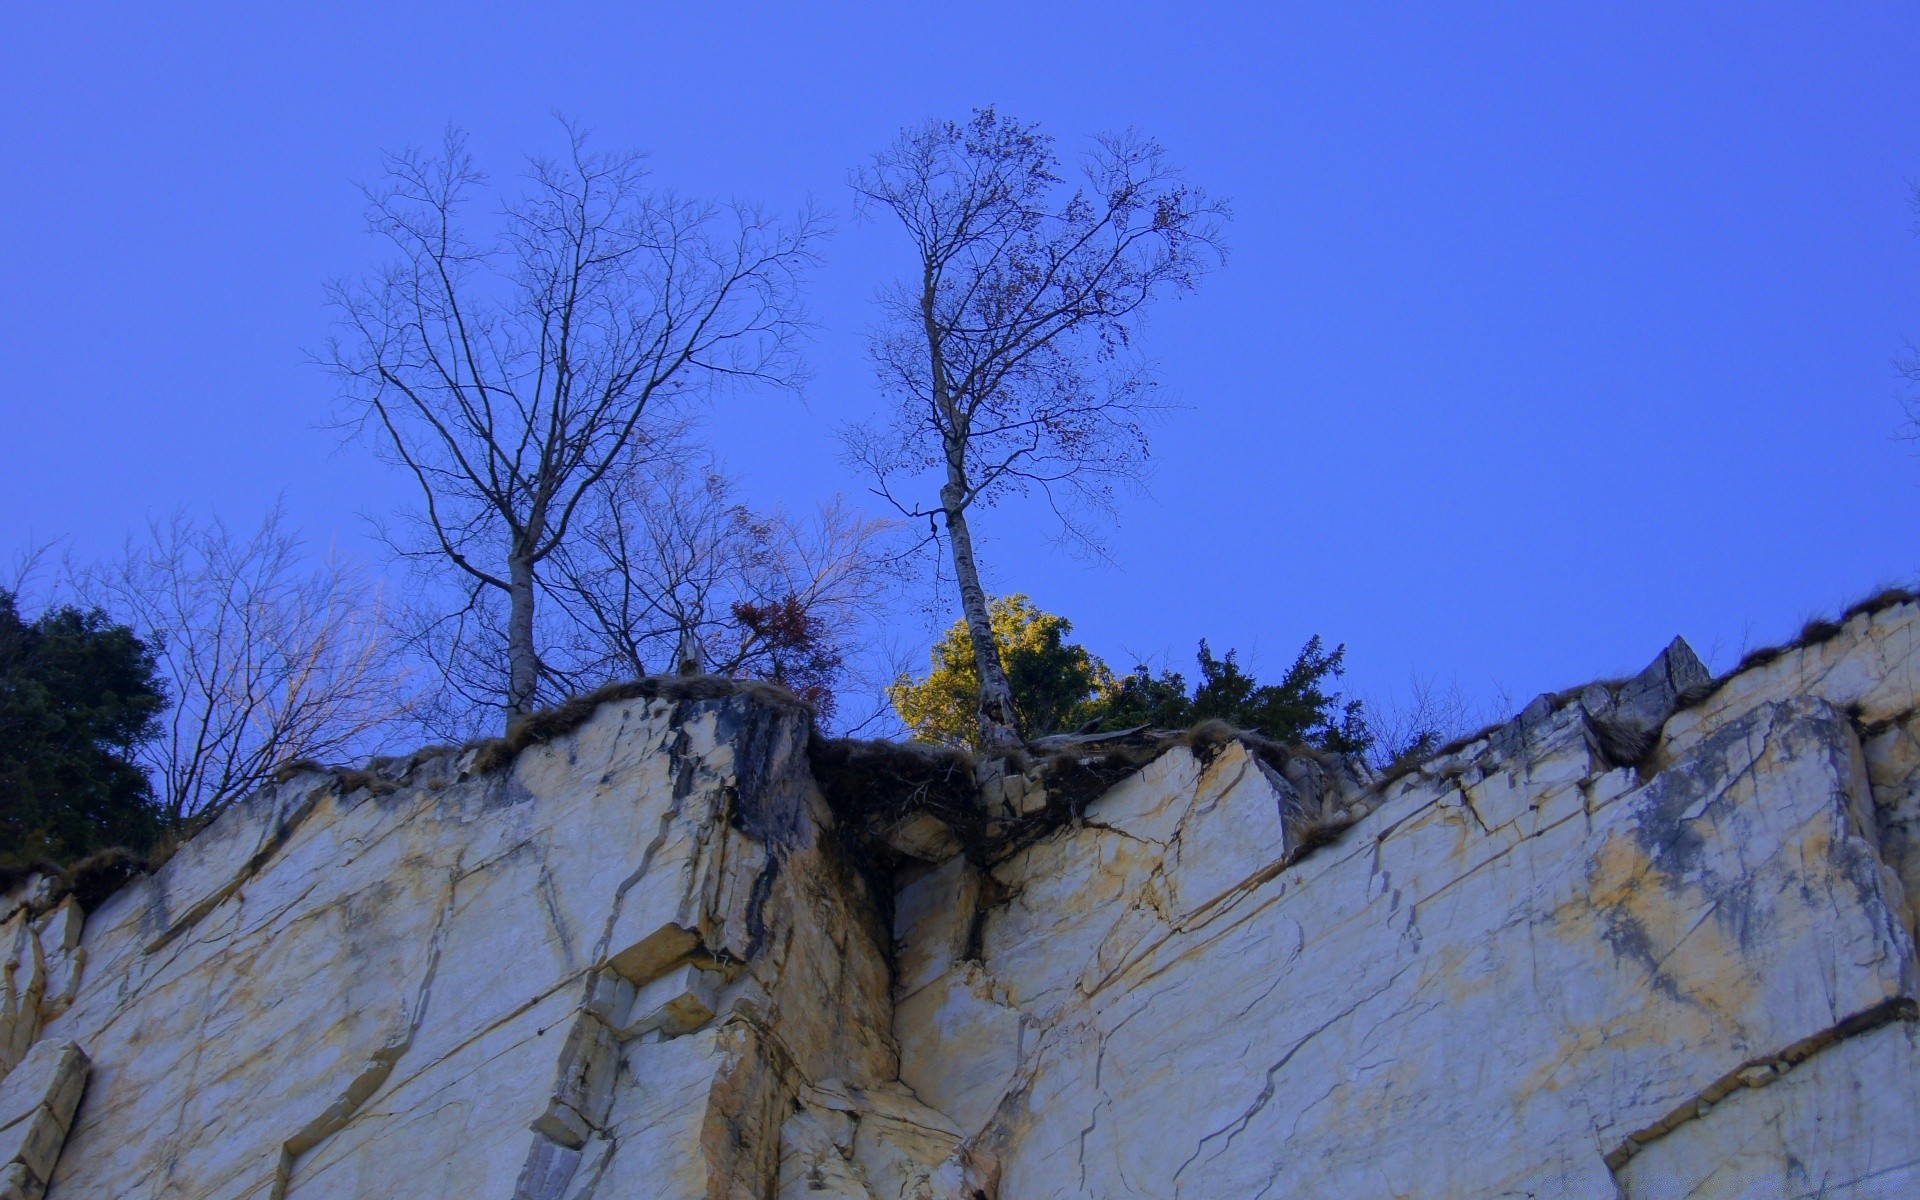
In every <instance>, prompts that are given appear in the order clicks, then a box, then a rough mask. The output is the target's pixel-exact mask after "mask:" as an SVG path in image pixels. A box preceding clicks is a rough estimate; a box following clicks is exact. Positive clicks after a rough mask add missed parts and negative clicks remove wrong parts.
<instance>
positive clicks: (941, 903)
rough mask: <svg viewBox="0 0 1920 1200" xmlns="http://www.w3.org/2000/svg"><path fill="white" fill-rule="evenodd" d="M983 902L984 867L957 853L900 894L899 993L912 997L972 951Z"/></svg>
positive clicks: (896, 910) (896, 929)
mask: <svg viewBox="0 0 1920 1200" xmlns="http://www.w3.org/2000/svg"><path fill="white" fill-rule="evenodd" d="M979 905H980V872H979V871H978V870H977V869H975V867H974V866H973V864H972V863H970V862H968V861H967V859H966V856H965V855H960V854H956V855H954V856H953V857H952V858H949V859H948V860H947V861H946V862H943V863H941V864H940V865H939V866H937V867H934V868H933V869H931V870H927V871H924V872H922V873H920V874H918V875H916V876H915V877H914V878H913V879H912V881H911V882H909V883H907V884H906V885H905V886H903V887H901V888H900V890H899V891H898V892H896V893H894V898H893V941H894V963H895V966H894V994H895V996H896V997H902V998H904V997H906V996H910V995H912V994H913V993H914V992H916V991H919V990H920V989H921V988H922V987H924V986H926V985H927V984H928V983H931V982H932V981H933V980H935V979H937V978H939V977H940V976H941V975H943V974H945V973H946V972H947V970H948V969H949V968H951V967H952V966H953V964H954V963H956V962H958V961H959V960H960V959H961V958H962V957H963V956H964V955H965V954H966V953H967V944H968V942H969V941H970V940H971V938H972V936H973V928H974V923H975V919H976V917H977V916H978V915H979Z"/></svg>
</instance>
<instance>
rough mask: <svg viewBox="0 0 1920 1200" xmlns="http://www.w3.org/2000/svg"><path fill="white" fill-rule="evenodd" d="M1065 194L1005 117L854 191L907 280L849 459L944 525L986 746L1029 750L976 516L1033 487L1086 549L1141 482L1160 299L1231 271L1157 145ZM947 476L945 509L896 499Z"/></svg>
mask: <svg viewBox="0 0 1920 1200" xmlns="http://www.w3.org/2000/svg"><path fill="white" fill-rule="evenodd" d="M1082 168H1083V172H1082V173H1083V179H1082V181H1081V182H1080V183H1079V184H1078V186H1074V187H1069V186H1068V185H1067V183H1066V181H1065V179H1064V178H1063V177H1062V175H1061V174H1060V171H1061V166H1060V162H1059V158H1058V156H1057V155H1056V153H1055V151H1054V147H1053V141H1052V139H1051V138H1050V137H1048V136H1046V135H1044V134H1042V133H1040V132H1039V130H1038V128H1037V127H1036V126H1034V125H1028V124H1022V123H1020V122H1018V121H1014V120H1011V119H1008V118H1003V117H1001V116H1000V115H999V114H998V113H996V112H995V111H994V110H993V109H992V108H986V109H981V110H979V111H977V112H975V114H974V116H973V118H972V120H970V121H968V122H967V123H966V124H964V125H961V124H957V123H954V122H950V121H931V122H928V123H926V124H924V125H920V126H917V127H914V128H910V129H907V130H906V131H904V132H903V133H902V134H901V135H900V137H899V138H898V139H897V140H896V141H895V142H894V143H893V144H892V145H891V146H889V147H888V148H887V149H886V150H884V151H882V152H881V153H880V154H878V155H876V156H875V158H874V160H873V162H872V163H871V164H870V165H869V166H867V167H865V168H864V169H862V170H860V171H857V172H856V173H855V174H854V177H853V186H854V189H855V191H857V192H858V193H859V194H860V196H861V197H863V199H864V200H865V201H866V202H867V204H868V205H870V206H878V207H879V208H882V209H884V210H886V211H888V212H891V213H892V214H893V215H894V216H896V217H898V218H899V220H900V222H901V223H902V224H903V225H904V226H905V227H906V230H907V233H908V234H909V236H910V237H911V239H912V242H913V247H914V251H915V254H916V258H917V261H916V262H915V264H914V265H915V272H914V275H913V276H912V277H911V278H910V279H909V280H907V281H905V282H903V283H901V284H900V285H898V286H896V287H894V288H893V289H891V290H889V291H888V292H886V293H885V294H884V295H883V297H882V305H883V308H884V310H885V313H886V317H887V324H886V325H885V327H884V328H883V331H882V332H881V333H880V334H879V335H878V336H876V338H875V340H874V356H875V360H876V362H877V364H878V367H879V372H880V377H881V382H882V385H883V387H884V388H885V389H886V390H887V391H888V392H889V393H890V394H891V395H892V396H893V397H894V399H896V400H897V401H898V409H897V411H896V413H895V416H894V419H893V421H892V423H891V425H890V426H888V427H885V428H857V429H854V430H852V431H850V434H849V451H850V453H851V456H852V457H853V459H854V460H855V461H856V462H858V463H860V464H862V465H864V466H865V467H867V468H868V469H869V470H871V471H872V472H873V474H874V475H875V476H876V477H877V478H878V480H879V491H880V492H881V494H882V495H884V496H885V497H886V498H887V499H888V500H889V501H891V502H892V503H894V504H895V505H896V507H898V508H899V510H900V511H901V512H902V513H904V514H907V515H908V516H911V517H927V518H929V520H930V521H931V520H932V518H934V517H935V516H936V515H937V516H938V518H939V519H940V520H941V521H943V522H944V524H945V526H946V534H947V541H948V546H949V550H950V553H951V556H952V560H953V569H954V575H955V579H956V582H957V583H958V585H959V592H960V603H961V608H962V610H963V611H964V613H965V615H966V621H967V629H968V634H969V638H970V640H971V641H972V644H973V652H974V657H975V659H976V665H977V667H978V670H979V676H980V681H981V687H980V726H981V732H982V744H983V745H985V746H987V747H989V748H990V749H1004V748H1007V747H1009V746H1012V745H1015V744H1017V743H1018V742H1019V741H1020V730H1019V722H1018V718H1017V717H1016V715H1015V711H1014V705H1013V692H1012V689H1011V688H1010V687H1009V685H1008V682H1007V676H1006V671H1005V668H1004V666H1003V665H1002V663H1001V662H1000V656H999V652H998V650H997V649H996V648H995V646H994V643H993V635H992V631H991V627H990V625H989V623H988V618H987V597H986V593H985V591H984V590H983V588H982V587H981V583H980V571H979V567H978V565H977V562H976V558H975V552H974V543H973V533H972V530H971V527H970V526H969V523H968V514H969V512H970V511H971V510H972V509H973V507H974V506H975V505H976V504H991V503H993V502H994V501H995V500H997V499H999V498H1001V497H1003V496H1006V495H1009V494H1014V493H1019V492H1023V491H1026V490H1029V489H1036V488H1037V489H1038V490H1040V491H1041V492H1042V493H1044V495H1045V496H1046V498H1047V500H1048V501H1049V503H1050V504H1051V505H1052V508H1053V511H1054V513H1055V514H1056V516H1058V517H1059V518H1060V520H1061V523H1062V524H1061V528H1062V530H1063V532H1064V533H1065V534H1066V535H1067V536H1068V537H1069V538H1072V539H1076V540H1079V541H1081V542H1082V543H1083V544H1085V543H1089V542H1090V541H1091V531H1090V529H1089V527H1088V526H1087V525H1086V524H1085V523H1084V521H1083V517H1084V516H1085V515H1086V514H1088V513H1089V512H1091V513H1093V514H1096V515H1097V514H1099V513H1102V512H1106V511H1110V509H1111V505H1112V499H1113V493H1114V489H1115V487H1116V486H1117V485H1119V484H1121V483H1125V482H1129V481H1132V480H1135V479H1137V478H1138V477H1139V475H1140V473H1141V471H1142V469H1143V467H1144V462H1145V458H1146V454H1147V437H1146V430H1145V428H1144V425H1143V418H1144V417H1145V416H1146V415H1147V414H1148V412H1149V411H1150V410H1151V408H1152V407H1153V404H1152V397H1153V379H1152V376H1151V373H1150V372H1149V371H1148V370H1147V369H1146V367H1145V365H1144V364H1143V363H1141V362H1140V361H1139V360H1138V359H1137V358H1136V357H1135V356H1133V355H1132V354H1131V353H1130V351H1131V347H1132V344H1133V340H1134V335H1135V332H1136V330H1137V327H1138V320H1139V317H1140V315H1141V313H1142V310H1143V309H1144V307H1145V306H1146V304H1147V303H1148V301H1149V300H1151V299H1152V298H1153V297H1155V296H1157V295H1160V294H1163V293H1165V292H1169V291H1173V292H1178V291H1184V290H1188V289H1191V288H1192V287H1193V286H1194V285H1195V283H1196V282H1197V280H1198V279H1199V277H1200V276H1201V275H1202V274H1203V273H1204V271H1205V270H1206V269H1207V268H1208V267H1209V266H1210V265H1212V264H1213V263H1214V262H1216V261H1218V259H1219V256H1220V252H1221V246H1220V240H1219V228H1220V223H1221V220H1222V219H1223V217H1224V216H1225V212H1226V209H1225V206H1224V205H1223V204H1221V203H1220V202H1218V201H1215V200H1213V199H1210V198H1209V197H1208V196H1207V195H1206V194H1205V193H1204V192H1202V191H1201V190H1200V189H1198V188H1196V187H1193V186H1191V185H1189V184H1187V183H1184V182H1182V181H1181V179H1180V177H1179V175H1178V174H1177V173H1176V172H1175V171H1174V170H1173V168H1172V167H1171V166H1169V165H1168V163H1167V161H1166V158H1165V155H1164V154H1163V152H1162V151H1161V149H1160V147H1159V146H1158V145H1156V144H1155V143H1153V142H1152V141H1149V140H1146V139H1144V138H1141V137H1138V136H1135V135H1132V134H1126V135H1120V136H1109V137H1101V138H1097V139H1095V140H1094V141H1093V143H1092V145H1091V147H1090V148H1089V150H1088V151H1087V153H1086V155H1085V156H1084V159H1083V162H1082ZM914 476H921V477H926V476H931V477H932V479H933V480H937V484H938V493H937V494H938V502H937V503H935V504H931V505H929V504H925V503H916V502H912V501H910V500H907V499H903V498H902V497H901V496H899V495H898V494H897V492H896V489H897V488H898V487H899V486H901V484H899V483H896V480H899V479H901V477H908V478H911V477H914Z"/></svg>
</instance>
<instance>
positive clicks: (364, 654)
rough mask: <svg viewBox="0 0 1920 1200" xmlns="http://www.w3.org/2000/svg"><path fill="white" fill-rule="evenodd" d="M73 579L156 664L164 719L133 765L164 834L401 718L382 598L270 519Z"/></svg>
mask: <svg viewBox="0 0 1920 1200" xmlns="http://www.w3.org/2000/svg"><path fill="white" fill-rule="evenodd" d="M71 574H72V586H73V589H74V590H75V592H77V593H78V595H79V596H80V597H81V598H82V599H83V600H84V601H85V602H87V603H89V604H92V605H95V606H98V607H100V608H102V609H105V610H106V611H107V612H108V613H110V614H112V616H113V617H114V618H115V619H116V620H120V621H124V622H126V623H127V624H129V625H131V626H132V627H133V629H134V631H135V632H136V633H137V634H138V635H139V636H140V638H141V640H142V641H144V642H145V643H146V644H147V645H148V646H149V647H150V648H151V649H152V650H153V652H154V655H155V658H156V660H157V662H158V664H159V667H160V673H161V678H162V679H163V681H164V682H165V685H166V692H167V697H168V700H169V701H170V707H169V709H168V711H167V713H166V715H165V717H164V718H163V719H162V723H161V724H162V731H161V736H160V737H159V738H158V739H156V740H155V741H154V742H152V743H149V744H148V745H147V747H146V748H145V749H143V750H142V752H141V757H142V759H143V760H144V764H143V765H145V766H146V767H147V769H148V771H149V773H150V774H151V776H152V777H153V780H154V784H155V790H156V791H157V792H159V794H160V802H161V805H162V810H163V812H162V815H163V817H164V819H165V820H167V821H169V822H171V823H174V824H178V823H179V822H180V821H181V820H183V819H185V818H187V817H192V816H201V815H211V814H213V813H217V812H219V811H220V810H221V809H223V808H225V807H226V806H227V805H228V804H230V803H232V802H233V801H234V800H236V799H238V798H239V797H241V796H244V795H246V794H247V793H248V792H250V791H252V790H253V789H254V788H256V787H258V786H259V785H260V784H261V783H263V782H264V781H265V780H266V778H267V776H268V775H269V774H270V773H271V772H272V771H273V769H274V768H275V767H276V766H278V765H279V764H280V763H282V762H285V761H286V760H288V759H293V758H316V759H338V758H342V757H352V756H355V755H357V754H359V753H361V752H363V751H365V750H368V749H371V748H372V742H373V739H375V738H376V737H377V736H378V735H379V734H380V733H381V732H382V731H383V730H384V729H386V728H387V727H389V726H393V725H396V724H399V723H403V722H404V721H405V720H406V719H407V717H408V713H409V704H408V699H407V691H406V678H405V675H404V673H403V672H402V671H401V670H400V669H399V668H398V666H397V664H396V662H395V656H394V655H393V654H392V653H391V649H390V647H389V645H388V643H387V641H386V638H385V636H384V632H383V626H382V623H381V620H380V611H379V608H380V606H379V603H378V598H377V596H376V595H375V594H374V592H373V591H372V589H371V588H369V587H368V586H367V584H366V582H365V580H364V579H363V578H362V577H361V575H360V574H359V572H358V571H356V570H355V569H354V568H353V567H352V566H350V565H349V564H347V563H344V562H342V561H339V560H335V559H326V560H322V561H320V562H318V563H309V562H308V561H307V559H306V556H305V555H304V553H303V551H302V548H301V543H300V539H299V538H298V536H297V535H295V534H293V533H292V532H290V531H288V530H287V529H286V528H285V523H284V521H283V520H282V518H281V515H280V513H279V512H278V510H275V511H273V512H271V513H269V514H268V515H267V517H266V519H265V520H263V521H262V522H261V524H260V527H259V529H258V530H257V531H255V532H254V533H253V534H251V535H248V536H238V535H235V534H234V533H232V532H231V531H230V530H228V528H227V527H226V526H225V525H223V524H221V523H220V522H219V521H217V520H214V521H209V522H206V523H204V524H200V523H196V522H194V521H191V520H189V519H188V518H187V517H185V516H184V515H175V516H174V517H173V518H172V519H171V520H168V521H165V522H155V523H154V524H152V525H151V526H149V528H148V531H147V534H146V536H145V537H144V538H141V539H130V540H129V541H128V543H127V546H126V549H125V551H124V552H123V553H122V555H121V556H120V557H119V558H117V559H116V560H114V561H111V562H108V563H103V564H96V565H93V566H88V567H80V568H76V569H74V570H73V571H72V572H71Z"/></svg>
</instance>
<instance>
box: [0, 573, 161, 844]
mask: <svg viewBox="0 0 1920 1200" xmlns="http://www.w3.org/2000/svg"><path fill="white" fill-rule="evenodd" d="M165 706H166V698H165V696H164V695H163V694H162V692H161V688H160V684H159V681H158V679H157V678H156V675H155V668H154V661H153V654H152V652H151V651H149V650H148V649H147V647H146V646H145V645H144V644H142V643H141V641H140V640H139V639H138V638H136V637H135V636H134V635H133V631H132V630H130V629H128V628H127V627H126V626H124V625H115V624H112V623H111V622H109V621H108V620H107V618H106V617H105V616H104V615H103V614H101V613H100V612H99V611H97V610H95V611H91V612H83V611H81V610H80V609H77V608H70V607H62V608H54V609H49V610H47V611H46V612H43V613H41V614H40V615H39V616H38V617H35V618H34V619H33V620H31V621H29V620H26V619H25V618H23V617H21V615H20V611H19V607H18V605H17V603H16V602H15V599H14V597H13V595H12V594H11V593H8V592H0V862H5V863H26V862H31V861H33V860H35V859H38V858H48V859H53V860H55V861H56V862H71V861H73V860H74V859H77V858H80V857H82V856H84V855H87V854H89V853H92V852H93V851H95V850H99V849H101V848H103V847H107V846H115V845H120V846H137V847H146V846H149V845H151V844H152V843H153V842H154V840H155V838H156V837H157V836H158V835H159V832H160V822H159V813H158V809H157V807H156V806H155V804H154V802H153V794H152V790H151V788H150V787H149V785H148V782H147V777H146V775H145V774H144V773H143V772H142V771H141V770H140V768H139V767H138V766H136V765H135V764H134V762H133V752H134V749H135V747H137V746H139V745H140V744H141V743H142V742H144V741H146V740H147V739H148V738H150V737H152V736H153V734H154V732H155V722H156V720H157V718H158V717H159V714H160V711H161V709H163V708H164V707H165Z"/></svg>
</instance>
